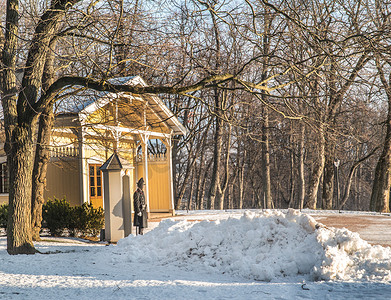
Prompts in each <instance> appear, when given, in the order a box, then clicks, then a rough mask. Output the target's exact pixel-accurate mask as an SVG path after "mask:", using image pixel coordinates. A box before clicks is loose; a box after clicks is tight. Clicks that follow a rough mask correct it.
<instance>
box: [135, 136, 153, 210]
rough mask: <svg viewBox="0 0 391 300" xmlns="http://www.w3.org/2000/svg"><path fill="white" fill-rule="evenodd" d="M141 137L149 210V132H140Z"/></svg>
mask: <svg viewBox="0 0 391 300" xmlns="http://www.w3.org/2000/svg"><path fill="white" fill-rule="evenodd" d="M141 139H142V149H143V167H144V182H145V201H146V203H147V211H148V212H150V207H149V180H148V140H149V134H142V135H141ZM137 180H138V179H137Z"/></svg>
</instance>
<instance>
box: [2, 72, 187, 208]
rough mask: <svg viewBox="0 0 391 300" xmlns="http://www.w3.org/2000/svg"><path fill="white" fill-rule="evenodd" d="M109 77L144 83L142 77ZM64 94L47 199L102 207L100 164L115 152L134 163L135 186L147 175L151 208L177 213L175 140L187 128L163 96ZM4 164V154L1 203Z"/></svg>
mask: <svg viewBox="0 0 391 300" xmlns="http://www.w3.org/2000/svg"><path fill="white" fill-rule="evenodd" d="M110 81H111V83H113V84H128V85H141V86H146V83H145V82H144V80H143V79H142V78H141V77H139V76H135V77H126V78H116V79H112V80H110ZM60 98H62V99H60V100H59V101H58V102H57V104H56V105H57V107H56V110H55V113H56V117H55V126H54V129H53V132H52V141H51V159H50V163H49V165H48V171H47V186H46V192H45V199H53V198H54V197H56V198H64V197H65V198H66V199H67V201H69V202H70V203H71V205H81V204H82V203H84V202H91V203H92V204H93V205H94V206H95V207H96V206H102V207H103V195H104V190H103V178H102V174H101V171H100V170H99V168H100V166H101V165H102V164H103V163H104V162H105V161H106V160H107V159H108V158H109V157H110V156H111V155H112V154H113V152H114V151H116V152H117V153H118V155H119V156H120V157H122V158H124V159H125V160H127V161H128V162H129V163H130V164H131V166H132V168H131V172H130V174H128V175H129V176H130V177H131V178H132V180H131V181H132V182H133V187H131V189H132V190H134V189H135V187H136V182H137V180H138V179H139V178H140V177H144V180H145V184H146V186H145V194H146V200H147V203H148V208H149V211H150V212H164V213H170V214H173V213H174V199H173V181H172V168H173V165H172V157H171V149H172V138H173V136H174V135H183V134H186V129H185V128H184V126H183V125H182V124H181V123H180V122H179V120H178V119H177V118H176V117H175V116H174V115H173V113H172V112H171V111H170V110H169V109H168V108H167V107H166V106H165V105H164V103H163V102H162V100H161V99H160V98H159V97H157V96H154V95H149V94H148V95H134V94H129V93H117V94H115V93H109V92H96V91H91V90H87V89H84V88H80V87H74V88H72V89H71V88H68V89H66V90H65V91H64V92H63V93H62V94H61V96H60ZM148 144H149V145H150V147H148ZM151 145H153V146H152V147H151ZM148 148H154V149H155V152H154V153H151V152H150V151H149V150H148ZM156 149H158V150H159V151H156ZM5 162H6V160H5V159H4V158H3V160H1V157H0V192H3V193H1V194H0V202H1V200H3V202H4V200H5V199H7V200H6V201H8V194H7V193H6V192H7V191H6V189H3V190H1V187H2V186H6V185H7V182H6V180H7V179H6V176H5V175H4V174H6V164H5Z"/></svg>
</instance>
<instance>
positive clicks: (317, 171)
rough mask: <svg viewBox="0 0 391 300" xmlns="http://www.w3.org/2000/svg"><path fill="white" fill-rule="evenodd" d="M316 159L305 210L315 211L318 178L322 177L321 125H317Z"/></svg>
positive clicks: (322, 133) (323, 161)
mask: <svg viewBox="0 0 391 300" xmlns="http://www.w3.org/2000/svg"><path fill="white" fill-rule="evenodd" d="M318 145H319V146H318V147H319V150H318V159H317V160H316V161H315V163H314V169H313V171H312V174H311V177H310V181H309V183H308V194H307V204H306V208H309V209H316V205H317V196H318V188H319V182H320V178H321V177H322V172H323V168H324V163H325V157H324V152H325V138H324V132H323V125H322V124H319V143H318Z"/></svg>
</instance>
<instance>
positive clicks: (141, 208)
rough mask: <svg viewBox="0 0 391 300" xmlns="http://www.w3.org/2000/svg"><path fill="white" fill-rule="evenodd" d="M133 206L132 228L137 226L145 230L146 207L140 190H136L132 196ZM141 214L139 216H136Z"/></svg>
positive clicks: (146, 225)
mask: <svg viewBox="0 0 391 300" xmlns="http://www.w3.org/2000/svg"><path fill="white" fill-rule="evenodd" d="M133 204H134V223H133V224H134V226H138V227H139V228H140V229H141V228H147V227H148V220H147V217H148V216H147V206H146V204H145V196H144V191H143V190H141V189H140V188H137V190H136V191H135V192H134V195H133ZM140 212H141V216H139V215H138V214H139V213H140Z"/></svg>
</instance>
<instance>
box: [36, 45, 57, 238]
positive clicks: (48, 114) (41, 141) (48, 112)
mask: <svg viewBox="0 0 391 300" xmlns="http://www.w3.org/2000/svg"><path fill="white" fill-rule="evenodd" d="M56 44H57V43H56V42H53V43H52V45H51V47H52V50H51V51H49V53H48V54H47V56H46V64H45V68H44V72H43V76H42V90H43V91H46V90H47V89H48V88H49V87H50V85H51V84H52V83H53V82H54V79H55V75H54V73H55V71H54V53H55V48H56ZM53 121H54V113H53V105H48V106H47V107H46V108H45V110H44V111H43V112H42V114H41V116H40V119H39V125H38V137H37V146H36V151H35V161H34V169H33V177H32V178H33V182H32V195H31V197H32V198H31V228H32V236H33V240H34V241H39V240H40V237H39V232H40V231H41V224H42V205H43V203H44V202H45V199H44V197H43V194H44V191H45V187H46V170H47V165H48V162H49V160H50V149H49V146H50V139H51V133H52V128H53Z"/></svg>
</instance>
